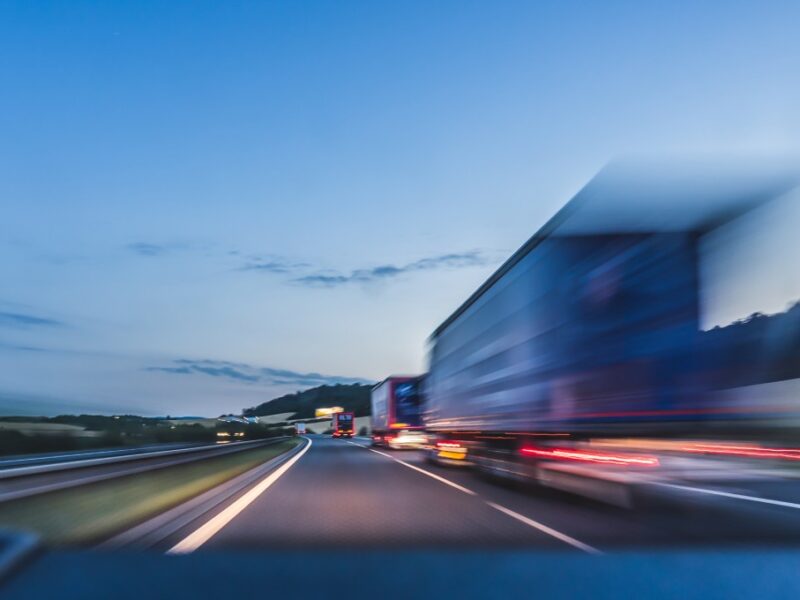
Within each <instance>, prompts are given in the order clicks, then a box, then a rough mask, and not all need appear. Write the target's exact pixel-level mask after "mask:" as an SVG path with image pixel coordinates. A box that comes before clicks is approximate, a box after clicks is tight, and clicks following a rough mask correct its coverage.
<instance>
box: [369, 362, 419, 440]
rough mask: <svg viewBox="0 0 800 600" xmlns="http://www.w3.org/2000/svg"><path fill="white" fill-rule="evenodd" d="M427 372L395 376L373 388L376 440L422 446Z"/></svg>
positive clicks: (373, 434)
mask: <svg viewBox="0 0 800 600" xmlns="http://www.w3.org/2000/svg"><path fill="white" fill-rule="evenodd" d="M422 382H423V376H420V375H414V376H397V375H394V376H391V377H387V378H386V379H384V380H383V381H382V382H380V383H379V384H377V385H376V386H375V387H374V388H372V395H371V402H372V443H373V445H376V446H379V445H384V446H389V447H390V448H404V447H421V446H423V445H424V444H425V443H426V437H425V434H424V431H423V429H424V426H423V423H422V413H421V407H422Z"/></svg>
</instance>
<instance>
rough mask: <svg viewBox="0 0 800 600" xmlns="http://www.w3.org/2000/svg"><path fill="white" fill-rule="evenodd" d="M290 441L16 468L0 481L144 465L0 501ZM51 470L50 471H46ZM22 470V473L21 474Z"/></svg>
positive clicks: (13, 493)
mask: <svg viewBox="0 0 800 600" xmlns="http://www.w3.org/2000/svg"><path fill="white" fill-rule="evenodd" d="M286 439H289V438H288V437H287V436H281V437H276V438H267V439H260V440H249V441H245V442H231V443H228V444H213V445H207V446H197V447H193V448H180V449H176V450H167V451H159V452H151V453H147V454H136V455H132V456H118V457H109V458H100V459H89V460H83V461H74V462H71V463H58V464H54V465H41V466H36V467H23V468H21V469H15V471H17V472H16V473H15V474H14V475H6V474H5V473H3V477H2V478H0V481H2V480H3V479H5V480H7V479H10V478H12V477H15V478H24V477H33V476H37V475H46V474H48V473H56V472H61V471H66V470H70V469H72V470H79V469H84V468H88V467H94V466H102V465H107V464H117V463H126V462H133V461H140V462H144V463H145V464H142V465H138V466H136V465H131V468H127V469H124V468H123V469H119V470H116V471H111V472H106V473H99V474H95V475H90V476H88V477H78V478H76V479H68V480H64V481H55V482H50V483H47V482H45V483H41V484H39V485H34V486H32V487H27V488H22V489H12V490H7V491H2V490H0V502H9V501H11V500H19V499H22V498H27V497H30V496H36V495H39V494H46V493H49V492H56V491H59V490H64V489H68V488H72V487H79V486H83V485H89V484H92V483H97V482H100V481H106V480H109V479H116V478H118V477H126V476H128V475H135V474H138V473H143V472H146V471H155V470H157V469H164V468H167V467H173V466H176V465H179V464H184V463H187V462H193V461H197V460H205V459H209V458H214V457H215V456H217V455H221V454H228V453H231V452H239V451H243V450H247V449H248V447H250V446H258V445H269V444H274V443H277V442H280V441H283V440H286ZM201 451H205V452H206V453H208V454H210V456H202V455H198V453H199V452H201ZM173 455H176V458H175V460H171V461H168V462H158V463H156V464H147V461H149V460H153V459H158V458H163V457H164V456H173ZM46 467H51V468H49V469H48V468H46ZM22 471H24V472H22Z"/></svg>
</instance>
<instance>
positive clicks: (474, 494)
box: [348, 442, 478, 496]
mask: <svg viewBox="0 0 800 600" xmlns="http://www.w3.org/2000/svg"><path fill="white" fill-rule="evenodd" d="M348 443H349V444H353V445H354V446H360V447H361V448H365V449H366V450H369V451H370V452H374V453H375V454H380V455H381V456H385V457H386V458H390V459H392V460H393V461H394V462H396V463H400V464H401V465H403V466H404V467H408V468H409V469H413V470H414V471H417V472H418V473H422V474H423V475H427V476H428V477H432V478H433V479H435V480H436V481H439V482H441V483H443V484H445V485H449V486H450V487H451V488H455V489H457V490H458V491H459V492H464V493H465V494H469V495H470V496H477V495H478V494H476V493H475V492H473V491H472V490H470V489H467V488H465V487H464V486H462V485H458V484H457V483H453V482H452V481H449V480H447V479H445V478H444V477H439V476H438V475H436V474H435V473H431V472H430V471H426V470H425V469H420V468H419V467H416V466H414V465H412V464H409V463H407V462H405V461H403V460H400V459H399V458H395V457H394V456H392V455H391V454H386V453H385V452H381V451H379V450H373V449H372V448H367V447H366V446H362V445H361V444H356V443H355V442H348Z"/></svg>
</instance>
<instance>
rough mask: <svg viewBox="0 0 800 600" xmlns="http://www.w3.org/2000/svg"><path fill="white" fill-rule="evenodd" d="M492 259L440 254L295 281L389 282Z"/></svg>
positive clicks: (473, 253)
mask: <svg viewBox="0 0 800 600" xmlns="http://www.w3.org/2000/svg"><path fill="white" fill-rule="evenodd" d="M489 262H490V261H489V259H488V258H487V257H486V256H485V255H484V254H483V253H482V252H480V251H478V250H472V251H469V252H461V253H452V254H440V255H438V256H429V257H426V258H421V259H419V260H415V261H414V262H410V263H407V264H405V265H400V266H397V265H379V266H377V267H371V268H369V269H356V270H354V271H351V272H350V273H346V274H341V273H336V274H329V273H312V274H310V275H303V276H301V277H296V278H295V279H293V280H292V281H293V283H297V284H300V285H306V286H310V287H336V286H340V285H347V284H350V283H371V282H375V281H386V280H389V279H393V278H395V277H399V276H400V275H404V274H407V273H413V272H417V271H432V270H435V269H460V268H464V267H479V266H484V265H486V264H488V263H489Z"/></svg>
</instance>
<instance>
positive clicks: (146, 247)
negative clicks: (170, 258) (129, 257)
mask: <svg viewBox="0 0 800 600" xmlns="http://www.w3.org/2000/svg"><path fill="white" fill-rule="evenodd" d="M126 248H127V249H128V250H130V251H131V252H133V253H134V254H138V255H139V256H164V255H165V254H168V253H169V251H170V250H171V247H170V246H168V245H165V244H150V243H148V242H134V243H132V244H128V245H127V246H126Z"/></svg>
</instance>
